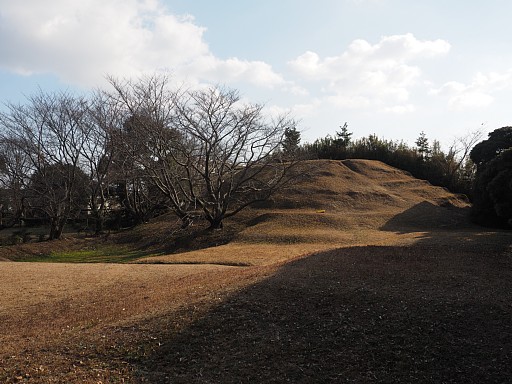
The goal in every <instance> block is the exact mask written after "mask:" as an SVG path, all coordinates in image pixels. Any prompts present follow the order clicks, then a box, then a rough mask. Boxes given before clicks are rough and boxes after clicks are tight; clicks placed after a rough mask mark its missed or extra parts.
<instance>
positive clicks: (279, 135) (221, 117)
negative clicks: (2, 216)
mask: <svg viewBox="0 0 512 384" xmlns="http://www.w3.org/2000/svg"><path fill="white" fill-rule="evenodd" d="M110 81H111V84H112V85H113V88H114V90H115V92H114V93H112V94H111V98H112V99H113V100H116V101H117V102H119V103H121V104H123V105H124V109H125V114H124V118H125V129H128V131H129V132H130V134H129V135H125V138H126V139H127V140H132V141H134V142H135V143H136V146H137V147H136V148H135V147H133V146H132V155H133V159H134V161H135V163H136V164H137V166H138V167H140V169H142V170H144V172H146V174H147V175H148V177H149V178H150V179H151V181H152V182H153V183H154V185H155V186H156V187H157V188H158V189H159V190H160V191H161V192H162V194H163V195H165V196H166V197H167V200H168V203H169V205H170V207H171V208H172V209H173V210H174V212H176V214H177V215H178V216H179V217H180V218H181V219H182V220H183V223H184V225H185V226H186V225H187V224H188V223H189V222H190V220H191V217H192V216H193V215H196V214H198V212H200V213H201V215H202V216H204V218H205V219H206V220H207V221H208V222H209V223H210V225H211V228H221V227H222V221H223V220H224V219H225V218H227V217H230V216H233V215H235V214H236V213H238V212H239V211H240V210H242V209H244V208H245V207H247V206H249V205H250V204H252V203H254V202H256V201H260V200H264V199H267V198H268V197H269V196H270V195H271V194H272V193H273V192H274V191H275V190H276V189H278V188H280V187H281V186H283V185H284V183H285V182H286V180H287V175H289V172H288V171H289V170H290V168H291V167H292V166H293V165H294V161H293V160H292V159H290V161H288V162H283V161H280V159H279V153H280V149H281V148H282V145H283V140H284V137H285V132H286V130H291V129H295V127H296V123H295V121H294V120H293V119H291V118H289V117H288V116H280V117H278V118H276V119H273V120H272V119H266V118H265V116H264V114H263V106H262V105H259V104H250V103H247V104H246V103H243V102H242V101H241V99H240V95H239V94H238V92H237V91H234V90H230V89H226V88H223V87H211V88H207V89H202V90H194V91H188V90H187V91H182V90H179V89H178V90H170V89H169V84H168V79H167V78H158V77H149V78H143V79H141V80H140V81H138V82H130V81H128V82H121V81H118V80H115V79H112V78H111V79H110ZM125 145H126V143H125Z"/></svg>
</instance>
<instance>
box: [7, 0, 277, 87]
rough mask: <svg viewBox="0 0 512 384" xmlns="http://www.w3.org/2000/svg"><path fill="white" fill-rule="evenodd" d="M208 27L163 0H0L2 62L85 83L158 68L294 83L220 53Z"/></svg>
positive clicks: (189, 75)
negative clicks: (213, 45) (208, 35)
mask: <svg viewBox="0 0 512 384" xmlns="http://www.w3.org/2000/svg"><path fill="white" fill-rule="evenodd" d="M204 32H205V28H203V27H200V26H198V25H196V24H195V23H194V19H193V17H192V16H187V15H185V16H176V15H173V14H172V13H170V12H169V11H168V10H167V9H166V8H165V7H164V6H163V5H162V4H161V3H160V2H159V1H157V0H109V1H101V0H84V1H80V2H75V1H67V0H48V1H40V0H24V1H16V2H15V1H10V0H0V52H2V54H1V55H0V67H1V68H4V69H5V70H8V71H12V72H15V73H18V74H22V75H30V74H55V75H56V76H58V77H59V78H60V79H61V80H62V81H64V82H66V83H71V84H77V85H82V86H92V85H97V84H98V82H102V81H103V77H104V76H105V75H106V74H114V75H116V76H121V77H124V76H132V75H136V74H140V73H141V72H154V71H155V70H169V71H171V72H172V73H173V74H175V75H176V76H177V77H181V78H183V79H186V80H188V81H191V82H199V81H212V82H230V81H247V82H249V83H251V84H253V85H256V86H264V87H270V88H272V87H276V86H285V85H286V82H285V81H284V80H283V78H282V76H281V75H279V74H278V73H276V72H274V71H273V69H272V67H271V66H270V65H268V64H266V63H263V62H259V61H245V60H240V59H237V58H230V59H228V60H221V59H219V58H217V57H215V56H214V55H213V53H212V52H210V50H209V47H208V45H207V44H206V42H205V41H204V37H203V34H204Z"/></svg>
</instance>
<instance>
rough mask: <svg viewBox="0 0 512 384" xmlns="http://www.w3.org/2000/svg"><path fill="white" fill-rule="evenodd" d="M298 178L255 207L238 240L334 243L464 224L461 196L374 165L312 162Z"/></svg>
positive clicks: (356, 161)
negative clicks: (363, 232)
mask: <svg viewBox="0 0 512 384" xmlns="http://www.w3.org/2000/svg"><path fill="white" fill-rule="evenodd" d="M298 174H299V179H298V180H297V182H296V183H294V184H293V185H292V186H290V187H289V188H288V189H287V190H283V191H281V192H280V193H279V194H277V195H275V196H274V197H273V198H272V199H271V200H270V201H267V202H265V203H264V204H261V205H259V206H258V207H256V208H255V210H256V211H258V213H259V216H258V217H257V218H256V219H254V220H252V222H251V225H250V226H249V228H247V229H246V230H245V231H244V232H243V234H242V238H243V239H244V240H248V239H250V240H252V241H254V240H255V239H260V240H261V241H264V239H267V240H268V239H271V240H272V241H275V239H276V237H279V238H280V239H281V240H280V242H297V241H308V238H309V240H313V238H312V237H313V236H315V237H316V239H317V240H319V241H322V242H325V241H326V239H327V238H331V239H332V240H333V241H338V240H339V239H338V236H336V235H334V236H333V234H335V233H336V231H347V230H354V229H373V230H385V231H388V230H389V231H396V232H401V231H409V230H413V229H414V230H429V229H434V228H437V227H439V226H441V227H450V226H459V225H461V224H462V223H465V222H466V212H465V211H466V210H465V208H467V207H469V203H468V201H467V198H466V197H465V196H460V195H455V194H453V193H451V192H449V191H448V190H446V189H445V188H441V187H435V186H433V185H431V184H430V183H428V182H427V181H424V180H419V179H416V178H414V177H412V176H411V175H410V174H409V173H407V172H405V171H401V170H399V169H397V168H394V167H391V166H389V165H386V164H384V163H382V162H379V161H373V160H344V161H333V160H315V161H309V162H305V163H304V164H302V165H301V168H300V169H299V171H298ZM333 230H334V231H333ZM286 233H287V234H288V235H285V234H286ZM301 234H302V235H301Z"/></svg>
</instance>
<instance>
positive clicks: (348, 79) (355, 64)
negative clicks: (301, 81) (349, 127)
mask: <svg viewBox="0 0 512 384" xmlns="http://www.w3.org/2000/svg"><path fill="white" fill-rule="evenodd" d="M449 50H450V44H449V43H448V42H446V41H444V40H424V41H422V40H418V39H416V38H415V37H414V36H413V35H412V34H404V35H394V36H386V37H382V38H381V39H380V41H379V42H378V43H376V44H373V45H372V44H371V43H369V42H367V41H366V40H362V39H358V40H354V41H353V42H352V43H351V44H350V45H349V46H348V48H347V50H345V51H344V52H343V53H341V54H340V55H338V56H333V57H326V58H320V56H319V55H318V54H317V53H315V52H311V51H309V52H306V53H304V54H303V55H301V56H299V57H297V58H296V59H295V60H292V61H290V62H289V63H288V64H289V66H290V68H291V69H292V71H293V72H294V73H295V74H296V75H297V76H300V77H302V78H305V79H307V80H309V81H311V82H317V83H320V84H322V87H323V90H324V93H325V94H326V95H327V96H326V99H327V100H328V101H329V102H331V103H332V104H335V105H337V106H339V107H345V108H364V107H378V108H381V110H382V111H385V112H392V113H407V112H411V111H414V109H415V108H414V106H412V105H411V104H410V103H409V98H410V92H411V89H412V88H413V87H415V86H417V85H418V84H420V79H421V76H422V71H421V68H420V67H419V66H418V65H415V64H414V63H415V62H417V61H419V60H423V59H430V58H434V57H438V56H441V55H445V54H446V53H448V52H449Z"/></svg>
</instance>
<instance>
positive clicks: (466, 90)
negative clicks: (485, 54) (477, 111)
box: [430, 70, 512, 110]
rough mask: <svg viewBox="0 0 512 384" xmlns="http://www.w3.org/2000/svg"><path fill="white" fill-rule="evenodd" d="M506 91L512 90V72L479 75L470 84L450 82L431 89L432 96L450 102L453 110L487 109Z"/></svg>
mask: <svg viewBox="0 0 512 384" xmlns="http://www.w3.org/2000/svg"><path fill="white" fill-rule="evenodd" d="M504 89H512V70H509V71H508V72H505V73H497V72H490V73H488V74H484V73H480V72H479V73H477V74H476V75H475V76H474V77H473V79H472V80H471V82H469V83H468V84H464V83H460V82H456V81H449V82H447V83H445V84H443V85H442V86H441V87H440V88H437V89H431V91H430V93H431V95H435V96H440V97H442V98H444V99H447V100H448V105H449V107H450V108H451V109H453V110H465V109H472V108H485V107H488V106H490V105H491V104H492V103H493V102H494V100H495V97H494V96H493V95H494V94H496V93H497V92H499V91H502V90H504Z"/></svg>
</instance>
